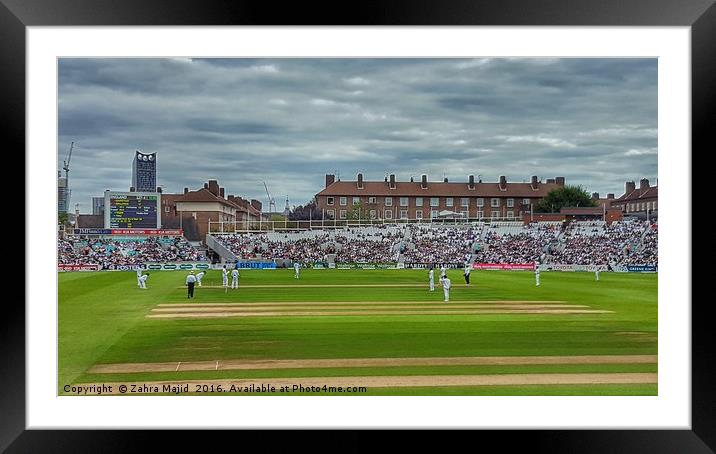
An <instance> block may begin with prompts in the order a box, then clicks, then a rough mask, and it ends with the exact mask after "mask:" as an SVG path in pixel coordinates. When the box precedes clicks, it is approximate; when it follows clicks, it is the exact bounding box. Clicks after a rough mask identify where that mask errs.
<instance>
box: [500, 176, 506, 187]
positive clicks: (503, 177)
mask: <svg viewBox="0 0 716 454" xmlns="http://www.w3.org/2000/svg"><path fill="white" fill-rule="evenodd" d="M506 189H507V177H506V176H504V175H501V176H500V190H501V191H504V190H506Z"/></svg>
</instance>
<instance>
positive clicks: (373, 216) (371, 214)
mask: <svg viewBox="0 0 716 454" xmlns="http://www.w3.org/2000/svg"><path fill="white" fill-rule="evenodd" d="M370 218H371V219H375V210H370Z"/></svg>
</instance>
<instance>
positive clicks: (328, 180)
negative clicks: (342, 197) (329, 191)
mask: <svg viewBox="0 0 716 454" xmlns="http://www.w3.org/2000/svg"><path fill="white" fill-rule="evenodd" d="M335 182H336V176H335V175H334V174H332V173H327V174H326V187H328V186H330V185H332V184H333V183H335Z"/></svg>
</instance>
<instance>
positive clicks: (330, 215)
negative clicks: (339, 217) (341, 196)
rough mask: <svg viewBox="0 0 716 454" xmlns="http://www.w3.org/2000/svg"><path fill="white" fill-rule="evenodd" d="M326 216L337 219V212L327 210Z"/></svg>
mask: <svg viewBox="0 0 716 454" xmlns="http://www.w3.org/2000/svg"><path fill="white" fill-rule="evenodd" d="M326 214H327V215H328V217H330V218H331V219H335V218H336V210H326Z"/></svg>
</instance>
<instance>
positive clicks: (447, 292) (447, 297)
mask: <svg viewBox="0 0 716 454" xmlns="http://www.w3.org/2000/svg"><path fill="white" fill-rule="evenodd" d="M451 286H452V282H450V279H449V278H448V277H447V276H445V277H444V278H443V293H444V294H445V302H446V303H447V302H448V301H450V287H451Z"/></svg>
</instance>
